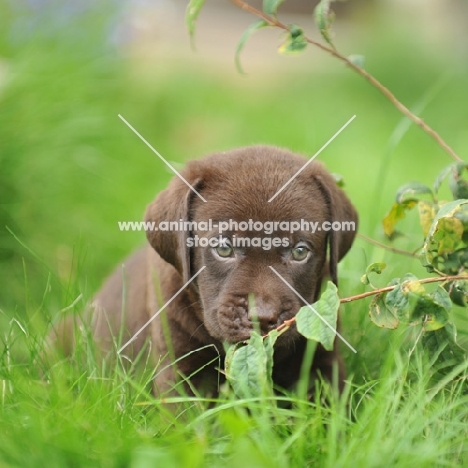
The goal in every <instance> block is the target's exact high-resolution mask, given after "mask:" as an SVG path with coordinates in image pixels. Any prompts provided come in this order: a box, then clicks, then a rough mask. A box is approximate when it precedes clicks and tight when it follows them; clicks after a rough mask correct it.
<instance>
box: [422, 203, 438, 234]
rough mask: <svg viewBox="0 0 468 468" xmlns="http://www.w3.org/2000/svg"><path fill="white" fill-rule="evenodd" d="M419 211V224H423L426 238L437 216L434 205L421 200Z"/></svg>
mask: <svg viewBox="0 0 468 468" xmlns="http://www.w3.org/2000/svg"><path fill="white" fill-rule="evenodd" d="M418 211H419V222H420V223H421V227H422V230H423V234H424V237H426V236H427V234H428V233H429V229H430V228H431V225H432V222H433V221H434V218H435V216H436V212H435V209H434V205H433V204H431V203H428V202H427V201H422V200H420V201H419V202H418Z"/></svg>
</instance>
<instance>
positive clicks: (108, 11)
mask: <svg viewBox="0 0 468 468" xmlns="http://www.w3.org/2000/svg"><path fill="white" fill-rule="evenodd" d="M287 3H288V2H286V3H285V4H284V6H283V8H284V10H283V12H284V15H283V16H282V19H283V21H284V22H285V23H292V22H297V23H299V24H301V25H302V26H304V28H305V29H306V31H307V33H308V34H310V35H311V36H312V37H315V38H318V33H317V31H316V30H315V27H314V24H313V20H312V16H311V14H310V11H311V10H312V5H311V6H310V8H309V12H305V13H302V14H300V15H299V14H296V13H294V11H288V10H287V8H286V5H287ZM439 3H440V2H433V1H427V2H425V3H424V4H422V3H421V2H410V1H408V2H398V1H390V0H388V1H385V0H381V1H377V0H376V1H355V2H353V1H352V0H350V2H348V4H347V6H346V8H345V9H341V12H340V11H339V12H338V13H339V14H338V19H337V23H336V27H335V43H336V45H337V47H338V49H339V50H340V51H341V52H342V53H343V54H345V55H348V54H363V55H364V56H365V57H366V68H367V70H368V71H369V72H371V73H372V74H373V75H375V76H376V77H377V78H378V79H379V80H380V81H381V82H382V83H383V84H385V85H386V86H387V87H388V88H389V89H390V90H392V92H394V94H395V95H396V96H397V97H399V98H400V99H401V101H402V102H403V103H405V104H406V105H407V106H408V107H410V108H417V109H419V110H420V111H421V115H422V117H423V118H424V119H425V120H426V121H427V122H428V123H429V124H430V125H431V126H433V128H435V129H436V130H437V131H438V132H440V134H441V135H442V136H443V138H444V139H445V140H446V141H447V142H448V143H449V144H451V145H452V146H453V148H454V149H455V150H456V151H457V152H458V153H459V155H460V156H461V157H462V158H466V155H467V147H468V125H467V123H468V60H467V57H468V45H467V44H468V40H467V39H468V37H467V31H468V27H467V20H466V18H467V9H466V4H465V2H463V0H460V1H456V0H453V1H450V2H444V5H443V6H442V5H439ZM185 6H186V2H184V1H182V0H181V1H169V0H167V1H158V0H153V1H138V2H137V1H134V2H129V1H127V2H124V1H120V2H115V1H113V2H106V1H96V2H91V1H85V0H82V1H80V2H71V1H68V2H67V1H47V0H35V1H33V0H28V1H25V0H2V1H1V2H0V310H1V315H0V326H4V325H5V324H7V323H8V322H9V321H11V319H12V318H18V319H21V321H22V323H25V324H26V325H27V326H28V327H31V328H32V329H34V330H36V331H37V333H39V334H40V333H45V330H46V327H47V324H48V323H49V322H50V320H51V319H53V318H55V317H56V316H57V314H59V311H60V310H62V309H64V308H66V307H68V306H69V305H70V304H72V303H74V301H75V300H76V299H77V298H78V297H79V296H80V294H82V296H81V299H80V300H78V301H77V302H76V303H75V305H74V307H73V310H75V311H79V310H81V309H82V308H83V306H84V304H85V303H86V301H88V300H89V299H90V297H91V296H92V294H93V293H94V292H95V291H96V290H97V289H98V287H99V285H100V284H101V282H102V281H103V279H104V278H105V276H106V275H107V274H108V273H109V272H110V271H111V270H112V269H113V268H114V267H115V265H116V264H117V263H118V262H119V261H120V260H122V259H123V258H124V257H125V256H126V255H127V254H128V253H129V252H130V251H131V250H132V249H133V248H135V247H136V246H138V245H141V244H143V243H144V242H145V237H144V234H143V233H130V232H120V231H119V229H118V225H117V222H118V221H126V220H135V221H138V220H140V219H142V216H143V213H144V210H145V207H146V205H147V204H148V203H149V202H150V201H151V200H152V199H153V198H154V196H155V195H156V194H157V193H158V191H160V190H161V189H163V188H164V187H165V186H166V184H167V183H168V181H169V180H170V179H171V177H172V174H171V173H170V171H168V170H167V168H166V166H165V165H164V164H163V163H162V162H161V161H160V160H159V159H158V158H157V157H156V156H155V155H154V154H153V153H151V152H150V150H149V149H148V148H147V147H146V146H145V145H144V144H143V143H142V142H141V141H140V140H139V139H138V138H137V137H136V136H135V135H134V134H133V133H132V132H131V131H130V130H129V129H128V128H127V127H126V126H125V125H124V124H123V123H122V122H121V120H120V119H119V118H118V117H117V115H118V114H122V115H123V116H124V117H125V118H126V119H127V120H128V121H129V122H130V123H131V124H132V125H133V126H134V127H135V128H136V129H137V130H138V131H139V132H140V133H141V134H142V135H143V136H144V137H145V138H146V139H147V140H148V141H149V142H150V143H151V144H152V145H153V146H154V147H155V148H156V149H157V150H158V151H159V152H160V153H161V154H162V155H163V156H164V157H165V158H167V159H168V160H170V161H173V162H174V163H179V164H183V163H184V162H185V161H187V160H188V159H192V158H198V157H202V156H203V155H204V154H207V153H210V152H215V151H219V150H224V149H228V148H232V147H237V146H242V145H249V144H254V143H268V144H273V145H279V146H284V147H288V148H291V149H292V150H295V151H298V152H301V153H303V154H305V155H309V156H312V155H313V154H314V153H315V152H316V151H317V150H318V149H319V148H320V147H321V146H322V145H323V144H324V143H325V142H326V141H327V140H328V139H329V138H330V137H331V136H332V135H333V134H334V133H335V132H336V131H337V130H338V128H340V127H341V126H342V125H343V124H344V123H345V122H346V121H347V120H348V119H349V118H350V117H351V116H352V115H354V114H356V115H357V118H356V119H355V121H354V122H353V123H352V124H351V125H350V126H349V127H348V128H347V129H346V130H345V131H344V132H343V133H342V134H341V135H340V136H339V137H338V138H337V139H336V140H335V141H334V142H333V143H332V144H331V145H330V146H329V147H328V148H327V149H326V150H325V151H324V152H323V153H322V154H321V155H320V158H319V159H320V160H321V161H322V162H324V163H325V164H326V165H327V167H328V168H329V169H330V170H331V171H332V172H337V173H339V174H341V175H342V176H343V177H344V180H345V184H346V190H347V192H348V194H349V196H350V198H351V199H352V200H353V202H354V204H355V205H356V207H357V209H358V211H359V214H360V219H361V225H360V231H361V232H362V233H363V234H366V235H368V236H371V237H374V238H375V239H377V240H379V241H384V239H383V234H382V230H381V227H380V220H381V218H382V217H383V216H384V214H385V212H386V210H387V209H388V208H389V207H390V206H391V204H392V203H393V200H394V194H395V192H396V190H397V189H398V187H399V186H400V185H402V184H404V183H406V182H408V181H411V180H419V181H421V182H423V183H426V184H431V183H432V181H433V179H434V178H435V177H436V175H437V174H438V172H439V171H440V170H441V169H442V168H443V167H444V166H445V165H447V164H449V163H450V162H451V159H450V157H449V156H448V155H446V154H445V153H444V152H443V151H442V150H441V149H440V148H439V147H438V146H437V145H436V144H435V143H434V142H433V141H432V140H431V139H430V137H429V136H427V135H426V134H424V133H423V132H422V131H421V130H420V129H418V128H415V127H414V126H407V127H408V131H407V132H405V131H404V130H405V128H406V123H405V121H404V119H402V116H401V115H400V114H399V113H398V112H397V111H396V110H395V108H394V107H393V106H392V105H391V104H390V103H389V102H388V101H386V100H385V98H383V97H382V96H381V95H380V94H379V93H378V92H377V91H376V90H375V89H373V88H372V87H371V86H370V85H368V84H367V83H366V82H365V81H364V80H363V79H362V78H360V77H359V76H357V75H355V74H354V73H353V72H352V71H350V70H347V69H346V68H345V67H344V66H343V65H342V64H341V63H339V62H338V61H336V60H335V59H333V58H331V57H328V56H326V55H325V54H324V53H323V52H321V51H320V50H317V49H314V48H313V47H310V48H309V49H308V50H307V51H306V52H305V53H304V54H301V55H298V56H280V55H278V54H277V52H276V49H277V47H278V45H279V44H280V33H279V32H278V31H276V30H265V31H260V32H258V33H256V34H255V35H254V36H253V37H252V40H251V41H249V42H248V43H247V45H246V48H245V53H244V54H243V56H242V61H243V66H244V69H245V70H246V71H247V73H248V74H247V75H240V74H238V73H237V72H236V69H235V66H234V51H235V47H236V43H237V40H238V39H239V37H240V35H241V34H242V32H243V30H244V29H245V27H246V26H247V25H248V24H250V23H251V22H253V21H254V20H255V18H253V17H251V16H249V15H248V14H247V13H245V12H241V11H240V10H238V9H236V7H235V6H234V5H232V4H231V3H230V2H228V1H221V0H216V1H215V0H212V1H210V0H207V2H206V6H205V9H204V10H203V11H202V14H201V16H200V21H199V23H198V29H197V33H196V38H195V39H196V41H195V43H196V50H195V51H194V50H192V49H191V47H190V41H189V38H188V34H187V32H186V30H185V26H184V8H185ZM281 11H282V10H280V12H281ZM280 15H281V13H280ZM444 193H448V192H444ZM402 229H403V230H404V231H405V233H407V236H405V237H402V238H400V239H398V240H397V241H396V246H398V247H400V248H406V249H414V248H416V247H417V246H418V245H419V243H420V242H421V234H420V230H419V228H418V220H417V216H416V213H414V214H413V215H412V216H409V217H408V219H407V220H405V223H404V227H403V228H402ZM412 232H414V236H413V235H412V234H411V233H412ZM371 261H386V262H387V263H388V264H389V267H388V268H387V270H386V271H385V274H384V275H383V276H384V277H383V278H382V280H381V282H382V284H384V283H386V281H387V280H389V279H391V278H392V277H395V276H400V275H402V274H404V273H406V272H407V271H413V272H414V273H415V274H420V275H425V274H426V273H425V272H424V271H423V270H422V269H421V268H420V267H419V266H418V262H417V261H416V260H414V261H412V260H411V259H410V260H408V259H407V258H405V257H396V256H395V255H393V254H391V253H388V252H385V251H383V250H381V249H378V248H375V247H373V246H371V245H369V244H366V243H365V242H364V241H362V240H360V239H358V240H357V241H356V243H355V246H354V248H353V250H352V252H351V253H350V255H349V256H348V257H347V258H346V259H345V261H344V262H343V266H342V268H341V273H340V276H341V278H342V281H341V295H342V296H348V295H351V294H357V293H359V292H361V291H363V290H364V286H363V285H361V284H360V281H359V278H360V276H361V275H362V273H363V272H364V270H365V267H366V265H367V264H368V263H370V262H371ZM379 281H380V279H379ZM343 316H344V318H343V321H344V325H345V326H344V330H345V331H344V332H343V334H344V335H345V336H347V337H349V340H350V341H351V342H352V343H353V344H354V345H355V346H356V347H358V349H363V350H367V351H363V352H362V353H361V354H360V355H359V358H357V357H353V356H348V358H347V359H348V361H349V363H350V365H351V367H352V368H353V366H354V370H357V366H358V364H357V363H356V362H355V361H353V359H354V360H355V359H361V363H360V364H359V365H360V366H361V365H363V364H362V362H363V361H362V359H364V360H365V358H366V353H368V355H369V356H371V355H373V359H374V360H372V359H371V358H370V357H369V363H368V364H369V365H371V364H370V362H371V361H372V362H373V364H372V365H373V366H378V363H375V362H374V361H375V349H376V347H377V346H385V340H384V339H382V337H384V336H385V332H384V331H382V330H379V329H377V328H376V327H374V326H373V325H372V324H370V322H369V320H368V318H367V310H366V307H365V305H363V304H352V305H348V306H346V308H345V311H344V314H343ZM378 343H380V345H379V344H378Z"/></svg>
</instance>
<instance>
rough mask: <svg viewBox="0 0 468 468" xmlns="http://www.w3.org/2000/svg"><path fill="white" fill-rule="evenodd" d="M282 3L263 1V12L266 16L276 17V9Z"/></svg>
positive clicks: (279, 1)
mask: <svg viewBox="0 0 468 468" xmlns="http://www.w3.org/2000/svg"><path fill="white" fill-rule="evenodd" d="M283 2H284V0H263V11H264V12H265V13H266V14H267V15H273V16H276V12H277V10H278V7H279V6H280V5H281V4H282V3H283Z"/></svg>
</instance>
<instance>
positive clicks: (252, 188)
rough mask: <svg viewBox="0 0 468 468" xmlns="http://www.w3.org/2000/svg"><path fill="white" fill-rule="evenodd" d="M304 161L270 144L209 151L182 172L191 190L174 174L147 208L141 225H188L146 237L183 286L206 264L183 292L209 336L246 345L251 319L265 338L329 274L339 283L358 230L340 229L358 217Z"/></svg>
mask: <svg viewBox="0 0 468 468" xmlns="http://www.w3.org/2000/svg"><path fill="white" fill-rule="evenodd" d="M306 164H307V160H306V159H304V158H302V157H300V156H297V155H294V154H292V153H290V152H289V151H286V150H282V149H278V148H274V147H268V146H254V147H247V148H241V149H238V150H233V151H229V152H226V153H222V154H215V155H212V156H210V157H207V158H205V159H203V160H199V161H192V162H190V163H189V164H188V165H187V167H186V169H185V170H184V171H183V172H182V176H183V178H184V179H185V181H186V182H187V183H189V184H190V185H191V186H192V187H193V189H194V190H192V189H191V188H189V187H188V185H187V184H186V182H184V181H183V180H181V179H180V178H178V177H175V178H174V179H173V180H172V182H171V184H170V185H169V187H168V189H167V190H165V191H163V192H162V193H161V194H160V195H159V196H158V197H157V198H156V200H155V201H154V202H153V203H152V204H151V205H150V206H149V207H148V210H147V213H146V220H147V221H152V222H155V223H156V225H158V224H159V223H161V222H163V221H164V222H171V221H172V222H174V221H175V222H178V223H179V224H180V222H182V223H184V222H185V223H187V224H186V225H185V227H186V228H187V229H185V230H177V231H175V230H172V231H169V230H163V231H162V230H158V231H156V230H155V231H148V232H147V236H148V240H149V242H150V243H151V245H152V246H153V248H154V249H155V250H156V251H157V253H158V254H159V255H160V256H161V257H162V258H163V259H164V260H165V261H166V262H168V263H170V264H172V265H173V266H174V267H175V269H176V270H177V271H178V273H179V274H180V275H181V277H182V279H183V282H184V283H185V282H187V281H188V280H189V279H190V278H191V277H192V276H193V275H194V274H195V273H196V272H197V271H199V270H200V269H201V268H202V267H203V266H205V268H204V270H203V271H202V272H201V273H200V275H199V276H197V278H196V280H195V281H194V282H193V283H192V284H191V285H190V287H193V288H194V289H195V290H196V291H197V293H198V295H199V297H200V301H201V304H202V309H201V310H200V318H201V319H202V320H203V322H204V324H205V327H206V329H207V330H208V332H209V333H210V334H211V335H212V336H213V337H214V338H216V339H218V340H220V341H228V342H237V341H241V340H245V339H247V338H248V337H249V335H250V333H251V331H252V329H253V326H254V325H253V324H254V322H258V326H259V327H260V328H261V331H262V332H264V333H266V332H268V331H270V330H271V329H273V328H276V327H278V326H279V325H280V324H281V323H283V322H284V321H285V320H287V319H290V318H292V317H293V316H294V315H295V314H296V313H297V312H298V310H299V309H300V308H301V307H302V306H303V305H304V302H303V300H302V298H303V299H305V300H306V301H307V302H309V303H310V302H313V301H314V300H316V299H317V296H318V294H319V290H320V285H321V282H322V279H323V276H324V274H325V272H326V271H327V270H328V272H329V274H330V276H331V278H332V280H333V281H334V282H335V283H336V282H337V264H338V262H339V260H340V259H341V258H342V257H343V256H344V255H345V254H346V252H347V251H348V250H349V248H350V247H351V244H352V242H353V239H354V236H355V233H356V232H355V229H349V228H352V227H353V226H352V224H348V225H347V227H348V230H346V229H337V228H338V227H343V225H342V224H341V223H342V222H348V223H354V227H356V225H357V214H356V211H355V209H354V208H353V206H352V205H351V203H350V201H349V200H348V198H347V197H346V195H345V194H344V192H343V191H342V190H341V189H339V188H338V187H337V186H336V183H335V181H334V179H333V177H332V176H331V175H330V174H329V173H328V172H327V171H326V170H325V169H324V168H323V166H322V165H321V164H320V163H318V162H311V163H310V164H307V165H306ZM305 165H306V166H305ZM286 183H288V184H287V185H286V187H285V188H284V189H283V190H282V191H281V193H279V194H278V195H277V196H276V197H275V198H274V199H273V200H272V201H271V202H269V201H268V200H269V199H270V198H271V197H273V196H274V195H275V194H276V193H277V192H278V190H279V189H281V188H282V187H283V186H284V185H285V184H286ZM195 191H196V192H198V194H197V193H195ZM199 195H201V196H202V197H203V198H204V199H205V200H206V202H205V201H203V200H202V199H201V197H199ZM293 223H295V224H293ZM291 231H294V232H291ZM327 251H328V260H327ZM249 296H251V297H253V299H254V303H255V308H254V309H252V308H251V309H250V310H249V300H248V298H249ZM301 296H302V298H301ZM288 334H289V336H290V337H293V336H294V333H289V332H288Z"/></svg>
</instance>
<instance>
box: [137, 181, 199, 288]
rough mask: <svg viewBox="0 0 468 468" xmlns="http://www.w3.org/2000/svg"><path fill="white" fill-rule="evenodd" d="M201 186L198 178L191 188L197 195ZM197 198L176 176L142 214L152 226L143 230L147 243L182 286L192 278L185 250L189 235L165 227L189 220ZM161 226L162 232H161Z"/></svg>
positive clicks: (188, 233) (186, 250) (185, 232)
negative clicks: (162, 224) (163, 223)
mask: <svg viewBox="0 0 468 468" xmlns="http://www.w3.org/2000/svg"><path fill="white" fill-rule="evenodd" d="M202 184H203V181H202V180H201V179H197V180H195V181H193V182H192V184H191V185H192V187H193V188H194V189H195V190H196V191H197V192H198V191H199V190H200V189H201V186H202ZM196 196H197V194H196V193H195V192H194V191H193V190H192V189H190V188H189V187H188V186H187V185H186V184H185V183H184V182H182V181H181V180H180V179H179V178H178V177H175V178H174V179H173V180H172V181H171V183H170V184H169V187H168V188H167V189H166V190H164V191H162V192H161V193H160V194H159V195H158V196H157V197H156V199H155V200H154V202H153V203H151V204H150V205H148V207H147V209H146V214H145V221H146V222H151V223H153V229H151V230H149V229H147V231H146V237H147V239H148V241H149V243H150V244H151V246H152V247H153V248H154V250H156V252H157V253H158V254H159V255H160V257H161V258H162V259H163V260H165V261H166V262H168V263H170V264H171V265H173V266H174V267H175V268H176V270H177V271H178V272H179V273H180V275H181V276H182V279H183V282H184V284H185V283H186V282H187V281H188V280H189V279H190V277H191V268H190V249H189V248H188V247H187V239H188V237H189V235H190V232H188V231H187V230H170V229H168V228H169V225H170V223H171V222H174V221H175V222H177V224H180V221H182V222H183V223H186V222H187V221H191V218H190V208H191V206H192V202H193V200H194V197H196ZM161 222H165V223H166V225H165V226H161V225H160V223H161ZM160 227H163V228H164V229H163V230H161V229H160Z"/></svg>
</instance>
